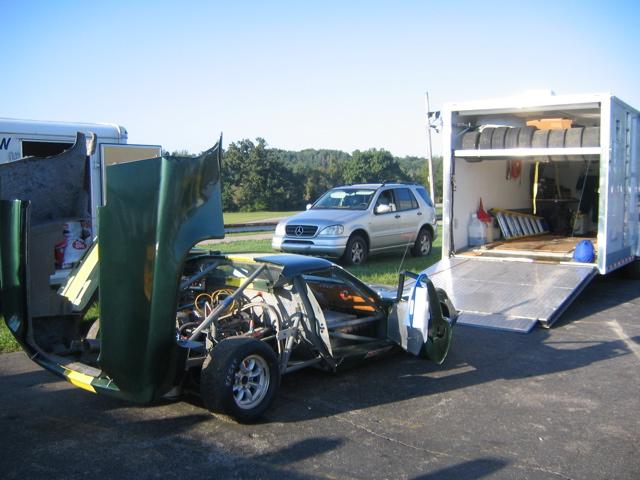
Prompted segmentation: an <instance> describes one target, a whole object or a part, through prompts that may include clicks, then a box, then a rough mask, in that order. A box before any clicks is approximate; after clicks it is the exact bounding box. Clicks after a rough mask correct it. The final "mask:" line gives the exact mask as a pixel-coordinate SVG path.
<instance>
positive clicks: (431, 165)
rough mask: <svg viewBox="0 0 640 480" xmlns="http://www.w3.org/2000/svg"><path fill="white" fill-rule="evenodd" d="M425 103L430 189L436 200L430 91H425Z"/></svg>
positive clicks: (433, 198) (432, 196)
mask: <svg viewBox="0 0 640 480" xmlns="http://www.w3.org/2000/svg"><path fill="white" fill-rule="evenodd" d="M424 95H425V103H426V107H427V139H428V143H429V155H428V157H427V161H428V162H429V191H430V194H431V198H432V200H433V201H434V202H435V201H436V192H435V189H434V186H433V153H432V150H433V148H432V145H431V118H430V117H429V92H425V94H424Z"/></svg>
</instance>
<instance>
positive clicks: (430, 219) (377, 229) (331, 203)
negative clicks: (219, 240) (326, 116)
mask: <svg viewBox="0 0 640 480" xmlns="http://www.w3.org/2000/svg"><path fill="white" fill-rule="evenodd" d="M437 234H438V227H437V224H436V209H435V206H434V204H433V201H432V200H431V197H430V196H429V193H428V192H427V190H426V189H425V188H424V187H422V186H420V185H416V184H408V183H367V184H358V185H342V186H339V187H335V188H332V189H331V190H329V191H328V192H326V193H325V194H324V195H322V196H321V197H320V198H319V199H318V201H316V202H315V203H314V204H313V205H307V211H305V212H302V213H298V214H296V215H293V216H291V217H288V218H286V219H284V220H282V221H281V222H280V223H278V226H277V227H276V231H275V234H274V236H273V239H272V241H271V246H272V248H273V249H274V250H277V251H279V252H289V253H301V254H306V255H316V256H320V257H328V258H334V259H340V260H341V262H342V263H343V264H345V265H363V264H364V263H365V262H366V261H367V256H368V255H373V254H377V253H384V252H388V251H392V250H403V249H409V250H410V251H411V255H413V256H414V257H421V256H424V255H429V253H430V252H431V244H432V242H433V240H434V239H435V238H436V236H437Z"/></svg>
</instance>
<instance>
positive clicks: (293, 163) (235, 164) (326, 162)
mask: <svg viewBox="0 0 640 480" xmlns="http://www.w3.org/2000/svg"><path fill="white" fill-rule="evenodd" d="M173 154H174V155H175V154H179V155H182V156H184V155H185V154H187V152H185V151H184V150H182V151H179V152H173ZM433 164H434V183H435V190H436V194H435V201H436V202H438V201H440V199H441V197H442V157H434V158H433ZM221 175H222V207H223V209H224V211H225V212H238V211H240V212H258V211H273V212H278V211H292V210H304V208H305V206H306V205H307V204H308V203H312V202H314V201H315V200H316V199H317V198H318V197H320V195H322V194H323V193H324V192H326V191H327V190H329V189H330V188H332V187H334V186H336V185H343V184H350V183H383V182H415V183H419V184H422V185H425V186H426V187H427V188H428V186H429V185H428V178H429V167H428V162H427V160H426V158H422V157H404V158H399V157H394V156H393V155H392V154H391V153H390V152H388V151H386V150H378V149H370V150H366V151H360V150H356V151H355V152H353V153H351V154H348V153H346V152H342V151H339V150H315V149H306V150H301V151H297V152H296V151H289V150H281V149H276V148H269V147H268V145H267V142H266V141H265V140H264V139H263V138H257V139H256V140H255V142H252V141H251V140H248V139H244V140H240V141H237V142H232V143H230V144H229V147H228V148H227V149H226V150H225V151H224V152H223V154H222V171H221Z"/></svg>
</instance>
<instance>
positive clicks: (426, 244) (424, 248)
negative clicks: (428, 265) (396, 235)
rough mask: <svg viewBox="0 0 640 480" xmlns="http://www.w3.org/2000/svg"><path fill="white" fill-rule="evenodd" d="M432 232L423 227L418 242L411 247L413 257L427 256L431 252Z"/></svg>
mask: <svg viewBox="0 0 640 480" xmlns="http://www.w3.org/2000/svg"><path fill="white" fill-rule="evenodd" d="M431 245H432V239H431V233H429V231H428V230H426V229H424V228H423V229H422V230H420V233H419V234H418V238H416V243H415V244H414V245H413V247H412V248H411V256H412V257H426V256H427V255H429V254H430V253H431Z"/></svg>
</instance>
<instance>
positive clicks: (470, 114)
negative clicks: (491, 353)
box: [426, 92, 640, 332]
mask: <svg viewBox="0 0 640 480" xmlns="http://www.w3.org/2000/svg"><path fill="white" fill-rule="evenodd" d="M639 115H640V114H639V112H638V110H636V109H634V108H632V107H630V106H629V105H627V104H625V103H624V102H622V101H621V100H619V99H618V98H616V97H614V96H613V95H611V94H609V93H600V94H585V95H562V96H556V95H553V93H552V92H543V93H536V94H529V95H524V96H521V97H511V98H505V99H500V100H487V101H473V102H462V103H449V104H445V105H444V107H443V110H442V121H443V130H442V132H443V136H444V138H443V157H444V158H443V161H444V191H443V220H442V221H443V228H442V259H441V261H439V262H438V263H436V264H435V265H434V266H432V267H431V268H429V269H427V270H426V273H427V274H429V277H430V278H431V280H432V281H433V282H434V284H435V285H436V286H438V287H441V288H444V289H445V290H446V291H447V292H449V294H450V295H451V297H452V301H453V303H454V304H455V305H456V307H457V308H459V309H460V310H461V314H460V317H459V320H458V323H459V324H463V325H465V324H466V325H473V326H482V327H488V328H496V329H504V330H512V331H519V332H528V331H529V330H531V328H533V326H534V325H536V323H540V324H541V325H542V326H547V327H548V326H550V325H551V324H552V323H553V322H554V321H555V320H556V319H557V318H558V316H559V315H560V314H561V313H562V312H563V311H564V309H565V308H566V307H567V306H568V305H569V304H570V303H571V301H572V300H573V299H574V298H575V297H576V296H577V295H578V293H579V292H580V291H581V290H582V289H583V288H584V287H585V286H586V284H587V283H588V282H589V281H590V280H591V279H592V278H593V277H594V276H595V275H596V274H598V273H600V274H607V273H609V272H611V271H613V270H616V269H618V268H620V267H625V269H627V270H628V271H629V272H630V273H632V276H638V271H639V267H638V266H639V260H638V258H639V255H640V250H639V245H638V237H639V230H640V226H639V218H638V216H639V205H638V155H639V145H638V133H639V128H640V126H639ZM480 200H482V205H483V207H484V209H483V210H484V211H486V212H488V213H489V215H491V216H492V217H493V218H492V223H485V224H484V225H491V226H492V227H494V228H490V229H488V230H485V232H486V233H487V235H486V236H484V238H483V239H482V241H480V242H475V241H474V240H476V238H475V237H472V240H471V241H470V236H469V223H470V220H471V217H472V214H477V213H478V211H479V206H480ZM475 231H476V230H474V232H475ZM492 237H494V238H492ZM584 240H588V241H589V242H590V243H589V244H587V246H588V245H593V248H594V255H592V257H593V258H588V257H589V255H587V257H586V258H585V257H584V255H577V252H576V248H578V249H579V250H580V251H581V252H582V251H583V250H582V247H584V244H583V245H579V242H582V241H584ZM471 243H474V244H475V245H471ZM478 243H480V245H478ZM578 245H579V246H578Z"/></svg>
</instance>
